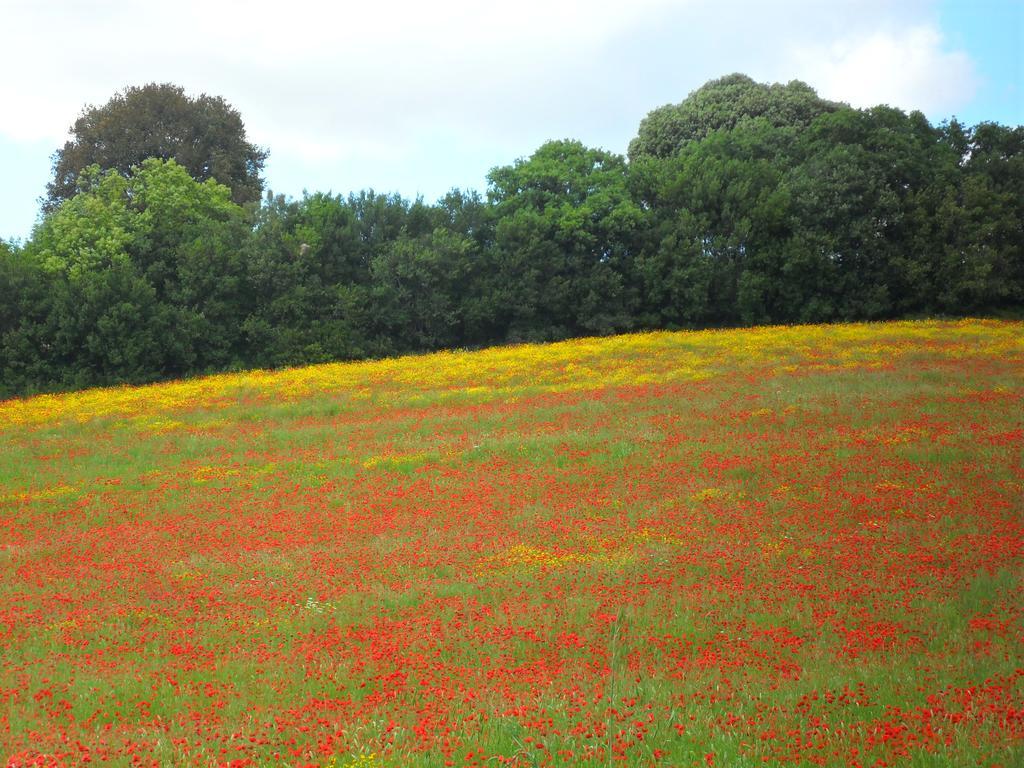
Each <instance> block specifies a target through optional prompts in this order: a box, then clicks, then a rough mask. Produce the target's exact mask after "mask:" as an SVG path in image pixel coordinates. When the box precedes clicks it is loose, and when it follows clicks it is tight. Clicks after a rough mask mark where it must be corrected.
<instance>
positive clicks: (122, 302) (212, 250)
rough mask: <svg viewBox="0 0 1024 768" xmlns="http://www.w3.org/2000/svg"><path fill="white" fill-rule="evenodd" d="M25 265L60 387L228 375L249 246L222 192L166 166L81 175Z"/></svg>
mask: <svg viewBox="0 0 1024 768" xmlns="http://www.w3.org/2000/svg"><path fill="white" fill-rule="evenodd" d="M80 190H81V191H80V192H79V193H78V194H77V195H75V196H74V197H73V198H71V199H70V200H68V201H67V202H66V203H65V204H64V205H62V206H60V208H58V209H57V210H56V211H54V212H53V213H51V214H50V215H48V216H47V217H45V218H44V219H43V221H42V222H41V224H40V225H38V226H37V228H36V230H35V232H34V233H33V237H32V239H31V241H30V242H29V243H28V244H27V245H26V248H25V254H26V257H27V258H30V259H31V260H32V261H33V263H35V264H36V265H38V267H39V268H40V269H41V270H43V272H44V273H45V274H46V276H47V281H48V284H49V288H50V290H51V294H52V295H51V298H50V312H49V314H48V316H47V318H46V319H45V322H44V323H43V324H42V325H43V326H44V327H45V328H46V332H47V338H46V340H45V343H42V342H41V346H40V348H41V349H44V350H45V354H46V357H47V360H48V361H49V364H50V366H51V368H52V369H53V370H55V371H58V372H59V374H58V375H57V380H58V381H59V382H61V383H62V384H63V385H65V386H79V385H84V384H103V383H111V382H121V381H145V380H151V379H154V378H160V377H165V376H170V375H183V374H186V373H191V372H199V371H208V370H214V369H220V368H224V367H228V366H231V365H233V364H235V363H237V362H239V361H240V359H241V350H240V349H239V344H238V340H239V337H240V334H239V330H238V326H239V320H240V314H241V300H242V295H241V293H240V290H239V289H240V288H241V286H242V284H243V279H242V278H243V276H244V274H243V270H244V264H243V262H242V260H241V253H242V251H243V247H244V243H245V240H246V238H247V237H248V232H249V229H248V220H247V218H246V216H245V213H244V211H243V210H242V209H241V208H240V207H239V206H237V205H235V204H234V203H232V202H231V200H230V192H229V190H228V189H227V187H224V186H222V185H219V184H217V183H216V182H214V181H212V180H211V181H207V182H205V183H202V184H200V183H198V182H196V181H195V180H193V179H192V178H191V177H190V176H189V175H188V173H186V172H185V170H184V169H183V168H181V167H180V166H179V165H177V163H175V162H174V161H168V162H164V161H161V160H157V159H150V160H146V161H145V162H143V163H142V165H141V166H138V167H136V168H135V169H134V171H133V172H132V173H131V174H130V175H129V176H128V177H123V176H121V175H120V174H118V173H114V172H111V171H107V172H103V171H101V170H100V169H99V168H98V167H97V166H92V167H90V168H88V169H86V171H85V172H84V173H83V174H82V175H81V178H80Z"/></svg>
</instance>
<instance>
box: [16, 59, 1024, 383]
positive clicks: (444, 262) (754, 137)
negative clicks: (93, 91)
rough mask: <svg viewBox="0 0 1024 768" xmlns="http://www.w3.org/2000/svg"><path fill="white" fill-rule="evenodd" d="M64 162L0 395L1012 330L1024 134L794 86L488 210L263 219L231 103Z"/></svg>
mask: <svg viewBox="0 0 1024 768" xmlns="http://www.w3.org/2000/svg"><path fill="white" fill-rule="evenodd" d="M73 136H74V139H73V140H72V141H70V142H69V143H68V144H67V145H65V147H64V149H62V150H60V151H58V152H57V153H56V154H55V156H54V181H53V182H52V183H51V185H50V187H49V188H48V197H47V199H46V200H45V201H44V205H43V215H42V218H41V220H40V222H39V224H38V225H37V226H36V227H35V229H34V230H33V233H32V235H31V237H30V239H29V240H28V241H27V242H25V243H24V244H15V243H8V242H4V241H2V240H0V297H2V298H3V301H2V302H0V397H9V396H17V395H24V394H31V393H36V392H43V391H53V390H60V389H69V388H79V387H86V386H94V385H106V384H118V383H143V382H149V381H155V380H160V379H166V378H176V377H184V376H190V375H195V374H202V373H210V372H215V371H223V370H232V369H241V368H249V367H277V366H285V365H301V364H305V363H317V362H325V361H331V360H344V359H355V358H362V357H373V356H384V355H394V354H401V353H408V352H421V351H429V350H436V349H442V348H459V347H470V348H472V347H481V346H485V345H490V344H501V343H509V342H521V341H551V340H557V339H564V338H569V337H573V336H581V335H602V334H611V333H619V332H625V331H631V330H641V329H656V328H657V329H660V328H668V329H674V328H694V327H721V326H735V325H754V324H765V323H817V322H832V321H850V320H880V319H893V318H901V317H910V316H922V315H935V314H941V315H954V316H955V315H964V314H1005V315H1019V314H1020V313H1021V311H1022V308H1024V252H1022V249H1024V127H1020V126H1017V127H1006V126H1001V125H998V124H995V123H981V124H979V125H977V126H973V127H967V126H964V125H961V124H960V123H959V122H957V121H956V120H951V121H949V122H946V123H943V124H941V125H937V126H936V125H932V124H931V123H929V121H928V120H927V119H926V118H925V117H924V115H922V114H921V113H919V112H912V113H910V114H907V113H904V112H902V111H901V110H898V109H894V108H891V107H886V106H879V107H874V108H871V109H853V108H851V107H849V106H848V105H845V104H840V103H835V102H830V101H826V100H823V99H821V98H820V97H818V96H817V94H816V93H815V92H814V91H813V89H811V88H810V87H809V86H807V85H805V84H803V83H800V82H796V81H794V82H791V83H788V84H785V85H779V84H775V85H765V84H760V83H756V82H754V81H753V80H751V79H750V78H748V77H746V76H744V75H730V76H727V77H724V78H720V79H718V80H713V81H711V82H709V83H707V84H706V85H704V86H703V87H701V88H700V89H698V90H697V91H694V92H693V93H692V94H690V96H688V97H687V99H685V100H684V101H683V102H681V103H679V104H675V105H667V106H665V107H661V108H659V109H656V110H654V111H652V112H651V113H650V114H649V115H648V116H647V117H646V118H645V119H644V120H643V121H642V122H641V124H640V126H639V130H638V134H637V137H636V138H635V139H634V140H633V141H632V142H631V143H630V146H629V151H628V154H627V156H622V155H618V154H615V153H612V152H608V151H605V150H602V149H595V148H590V147H586V146H584V145H583V144H581V143H580V142H578V141H572V140H562V141H551V142H548V143H545V144H544V145H543V146H541V147H540V148H539V149H538V150H537V151H536V152H535V153H534V154H533V155H531V156H530V157H529V158H525V159H521V160H518V161H516V162H515V163H513V164H512V165H508V166H502V167H497V168H494V169H493V170H492V171H491V173H490V174H489V175H488V187H487V190H486V196H483V195H481V194H479V193H477V192H463V191H460V190H457V189H456V190H452V191H451V192H450V193H448V194H447V195H445V196H444V197H443V198H442V199H440V200H438V201H437V202H436V203H434V204H428V203H426V202H424V201H423V200H422V199H417V200H413V201H410V200H406V199H404V198H402V197H400V196H398V195H384V194H377V193H374V192H373V191H372V190H371V191H362V192H359V193H351V194H349V195H347V196H342V195H331V194H325V193H313V194H306V195H304V196H303V197H302V198H301V199H298V200H293V199H285V198H284V197H282V196H274V195H273V194H271V193H267V194H266V196H265V197H262V198H261V197H260V195H261V193H262V180H261V179H260V178H259V172H260V171H261V170H262V165H263V161H264V160H265V158H266V151H265V150H262V149H260V148H258V147H255V146H253V145H251V144H249V143H248V142H247V141H246V140H245V135H244V127H243V126H242V123H241V119H240V117H239V116H238V115H237V113H236V112H234V111H233V110H232V109H231V108H230V107H229V106H228V105H227V104H226V103H224V102H223V100H221V99H215V98H211V97H207V96H205V95H204V96H202V97H200V98H199V99H195V100H192V99H189V98H188V97H187V96H185V94H184V93H183V92H182V90H181V89H180V88H177V87H176V86H169V85H151V86H145V87H143V88H135V89H128V90H126V91H125V92H124V93H123V94H119V95H118V96H117V97H115V99H113V100H112V101H111V102H110V104H108V105H106V106H105V107H99V108H97V107H90V108H88V109H87V110H85V111H84V112H83V114H82V117H80V118H79V121H78V122H77V123H76V124H75V127H74V128H73ZM125 137H127V140H125V141H121V139H124V138H125ZM119 142H121V143H119ZM72 179H73V186H70V184H71V182H70V180H72ZM221 181H223V182H225V183H224V184H221V183H219V182H221Z"/></svg>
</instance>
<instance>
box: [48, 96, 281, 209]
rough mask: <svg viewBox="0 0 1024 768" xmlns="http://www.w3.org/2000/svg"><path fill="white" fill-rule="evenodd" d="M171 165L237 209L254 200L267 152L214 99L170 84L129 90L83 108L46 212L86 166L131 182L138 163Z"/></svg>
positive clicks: (56, 166) (57, 167) (59, 159)
mask: <svg viewBox="0 0 1024 768" xmlns="http://www.w3.org/2000/svg"><path fill="white" fill-rule="evenodd" d="M150 157H156V158H160V159H162V160H174V161H175V162H176V163H178V165H180V166H182V167H183V168H185V169H186V170H187V171H188V173H189V174H190V175H191V176H192V178H194V179H196V180H197V181H206V180H208V179H215V180H216V181H218V182H219V183H221V184H224V185H225V186H227V187H228V188H229V189H230V190H231V199H232V200H233V201H234V202H236V203H239V204H241V203H247V202H253V201H258V200H259V199H260V195H261V194H262V189H263V180H262V179H261V178H260V173H261V172H262V170H263V164H264V162H265V160H266V158H267V152H266V150H263V149H261V148H259V147H257V146H256V145H254V144H252V143H251V142H250V141H249V140H248V139H247V137H246V133H245V126H244V124H243V122H242V118H241V115H239V113H238V111H237V110H235V109H234V108H233V107H232V106H231V105H230V104H228V103H227V102H226V101H225V100H224V99H223V98H221V97H219V96H209V95H207V94H201V95H200V96H198V97H196V98H192V97H190V96H188V95H187V94H186V93H185V91H184V90H183V89H182V88H181V87H179V86H177V85H173V84H170V83H159V84H158V83H150V84H148V85H144V86H140V87H130V88H126V89H125V90H124V91H121V92H120V93H117V94H115V95H114V96H113V97H112V98H111V99H110V101H108V102H107V103H106V104H104V105H102V106H88V107H86V108H85V109H84V110H83V111H82V114H81V115H80V116H79V117H78V119H77V120H76V121H75V123H74V125H73V126H71V139H70V140H69V141H68V142H66V143H65V144H64V146H63V147H62V148H61V149H60V150H58V151H57V152H56V153H54V156H53V179H52V181H50V183H49V184H48V185H47V194H46V198H45V200H44V207H45V208H46V209H47V210H52V209H53V208H54V207H56V206H57V205H58V204H60V203H61V202H62V201H64V200H67V199H69V198H71V197H72V196H74V194H75V192H76V191H77V187H76V183H77V179H78V176H79V174H80V173H81V172H82V171H83V170H84V169H85V168H87V167H89V166H90V165H98V166H99V167H100V168H102V169H103V170H113V171H117V172H118V173H120V174H122V175H128V173H129V172H130V170H131V168H132V167H133V166H136V165H138V164H140V163H141V162H142V161H143V160H145V159H147V158H150Z"/></svg>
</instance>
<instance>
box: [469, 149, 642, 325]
mask: <svg viewBox="0 0 1024 768" xmlns="http://www.w3.org/2000/svg"><path fill="white" fill-rule="evenodd" d="M488 179H489V181H490V188H489V191H488V196H489V198H490V200H491V202H492V204H493V205H494V206H495V216H496V217H497V226H496V230H495V244H494V248H493V249H491V251H490V258H491V259H492V260H493V262H494V268H493V269H492V270H491V275H492V282H491V284H490V286H489V287H487V288H485V289H484V290H486V291H488V292H489V294H490V300H491V302H492V306H493V309H494V311H495V312H496V313H497V314H498V317H499V318H500V319H499V320H498V325H501V326H504V327H505V328H506V335H507V337H508V338H510V339H545V338H564V337H566V336H570V335H576V334H581V333H611V332H613V331H616V330H622V329H625V328H629V327H631V326H632V325H633V304H634V297H633V295H632V282H633V281H632V269H633V264H632V256H633V250H632V243H633V238H634V237H635V233H636V229H637V227H638V225H639V223H640V221H641V219H642V212H641V211H640V209H639V207H638V206H637V205H636V203H634V201H633V200H632V198H631V197H630V194H629V190H628V187H627V184H626V163H625V159H624V158H623V157H621V156H620V155H615V154H613V153H611V152H606V151H604V150H600V149H592V148H589V147H585V146H584V145H583V144H581V143H580V142H577V141H552V142H548V143H547V144H544V145H543V146H542V147H541V148H540V149H538V150H537V151H536V152H535V153H534V154H533V155H532V156H531V157H530V158H529V159H527V160H520V161H517V162H516V163H515V164H513V165H510V166H504V167H501V168H495V169H494V170H493V171H491V173H490V175H489V176H488Z"/></svg>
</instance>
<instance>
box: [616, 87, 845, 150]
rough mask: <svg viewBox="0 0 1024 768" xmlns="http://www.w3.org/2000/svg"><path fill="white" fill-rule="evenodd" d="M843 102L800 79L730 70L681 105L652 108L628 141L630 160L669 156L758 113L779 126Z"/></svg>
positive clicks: (793, 124) (801, 121) (799, 122)
mask: <svg viewBox="0 0 1024 768" xmlns="http://www.w3.org/2000/svg"><path fill="white" fill-rule="evenodd" d="M839 106H840V105H839V104H836V103H835V102H831V101H827V100H825V99H822V98H820V97H819V96H818V94H817V93H815V91H814V89H813V88H811V87H810V86H809V85H807V84H806V83H802V82H800V81H799V80H793V81H791V82H789V83H787V84H785V85H782V84H780V83H774V84H772V85H767V84H764V83H757V82H755V81H754V80H752V79H751V78H749V77H747V76H746V75H741V74H732V75H727V76H725V77H721V78H719V79H717V80H711V81H710V82H708V83H705V84H704V85H702V86H701V87H700V88H698V89H697V90H696V91H694V92H693V93H691V94H690V95H689V96H688V97H687V98H686V99H684V100H683V101H682V102H680V103H679V104H666V105H665V106H663V107H659V108H657V109H655V110H653V111H651V112H650V113H649V114H648V115H647V117H645V118H644V119H643V120H642V121H641V122H640V130H639V132H638V134H637V136H636V138H634V139H633V140H632V141H631V142H630V144H629V159H630V160H637V159H639V158H641V157H646V156H653V157H669V156H671V155H673V154H675V153H676V152H678V151H679V149H680V148H682V147H683V146H684V145H685V144H686V143H687V142H689V141H700V140H701V139H703V138H704V137H705V136H707V135H708V134H710V133H711V132H712V131H717V130H720V129H723V128H726V129H728V128H733V127H734V126H736V125H737V124H738V123H740V122H741V121H743V120H746V119H751V118H756V117H762V118H764V119H765V120H767V121H768V122H769V123H770V124H771V125H773V126H776V127H785V126H790V127H803V126H807V125H809V124H810V123H811V121H813V120H814V119H815V118H816V117H817V116H818V115H821V114H825V113H827V112H833V111H835V110H836V109H838V108H839Z"/></svg>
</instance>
